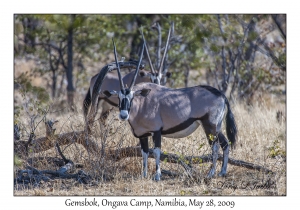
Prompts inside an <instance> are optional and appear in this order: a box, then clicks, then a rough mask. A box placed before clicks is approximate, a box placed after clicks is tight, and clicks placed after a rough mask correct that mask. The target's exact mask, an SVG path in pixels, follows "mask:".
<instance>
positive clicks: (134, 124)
mask: <svg viewBox="0 0 300 210" xmlns="http://www.w3.org/2000/svg"><path fill="white" fill-rule="evenodd" d="M114 53H115V59H116V63H117V66H118V60H117V56H116V48H115V45H114ZM141 56H142V55H141ZM140 59H141V58H140ZM138 71H139V65H138V67H137V69H136V72H135V76H136V75H137V73H138ZM100 74H101V75H102V77H105V72H100ZM118 75H119V81H120V87H121V91H114V90H104V89H102V88H101V89H102V90H103V93H104V94H105V95H106V96H107V97H108V98H110V97H112V96H118V98H119V110H120V114H119V117H120V119H122V120H128V122H129V124H130V126H131V128H132V132H133V134H134V136H135V137H137V138H139V139H140V143H141V150H142V155H143V174H144V176H146V175H147V158H148V155H149V147H148V137H149V136H152V138H153V141H154V147H155V148H154V150H153V154H154V156H155V159H156V174H155V180H160V177H161V170H160V153H161V151H160V147H161V137H162V136H166V137H170V138H183V137H186V136H188V135H190V134H191V133H193V132H194V131H195V130H196V129H197V128H198V127H199V125H202V127H203V129H204V131H205V133H206V136H207V138H208V142H209V144H210V145H211V147H212V159H213V160H212V162H213V163H212V167H211V169H210V171H209V173H208V175H207V177H208V178H211V177H212V176H213V175H214V174H215V170H216V162H217V158H218V150H219V147H220V146H221V147H222V150H223V164H222V169H221V172H220V173H219V176H225V175H226V171H227V163H228V156H229V145H231V146H232V147H233V146H234V145H235V143H236V139H237V127H236V123H235V120H234V116H233V113H232V111H231V109H230V105H229V102H228V100H227V98H226V97H225V95H224V94H223V93H222V92H220V91H219V90H217V89H215V88H213V87H210V86H195V87H189V88H182V89H172V88H167V87H164V86H159V85H156V84H153V83H141V84H137V85H135V86H133V84H134V82H135V79H136V77H134V78H133V80H132V82H131V85H130V87H129V88H125V87H124V84H123V83H122V78H121V74H120V69H119V68H118ZM100 86H101V84H100ZM226 107H227V114H226V117H225V119H226V133H227V136H228V138H229V141H228V140H227V139H226V137H225V136H224V135H223V133H222V130H221V125H222V120H223V118H224V114H225V109H226Z"/></svg>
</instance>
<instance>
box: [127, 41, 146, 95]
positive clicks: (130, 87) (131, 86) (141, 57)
mask: <svg viewBox="0 0 300 210" xmlns="http://www.w3.org/2000/svg"><path fill="white" fill-rule="evenodd" d="M144 48H145V42H143V46H142V51H141V55H140V59H139V63H138V66H137V68H136V70H135V74H134V77H133V80H132V81H131V84H130V86H129V90H130V91H131V90H132V88H133V84H134V83H135V80H136V76H137V74H138V72H139V69H140V65H141V62H142V59H143V54H144Z"/></svg>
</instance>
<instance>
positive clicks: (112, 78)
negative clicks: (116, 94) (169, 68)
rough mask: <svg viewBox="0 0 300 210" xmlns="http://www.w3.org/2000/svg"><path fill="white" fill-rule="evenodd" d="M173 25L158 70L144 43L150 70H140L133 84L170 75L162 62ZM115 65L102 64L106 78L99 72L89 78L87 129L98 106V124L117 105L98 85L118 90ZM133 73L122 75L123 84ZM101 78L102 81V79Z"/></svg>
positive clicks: (85, 107)
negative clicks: (165, 70)
mask: <svg viewBox="0 0 300 210" xmlns="http://www.w3.org/2000/svg"><path fill="white" fill-rule="evenodd" d="M173 27H174V25H172V26H171V27H170V29H169V33H168V38H167V41H166V46H165V50H164V53H163V57H162V59H161V62H160V65H159V67H158V70H154V68H153V65H152V62H151V59H150V55H149V50H148V47H147V45H146V44H145V50H146V54H147V59H148V62H149V65H150V69H151V71H150V72H149V71H145V70H142V71H140V72H139V74H137V76H136V80H135V84H139V83H142V82H152V83H155V84H158V85H160V84H161V81H162V80H163V79H165V78H169V77H170V76H171V73H170V72H165V73H163V71H162V70H163V66H164V65H163V64H164V62H165V58H166V54H167V51H168V48H169V40H170V35H171V31H172V30H174V28H173ZM140 32H141V35H142V38H143V42H144V43H145V42H146V41H145V38H144V35H143V32H142V30H141V31H140ZM137 65H138V63H137V62H136V61H127V62H123V61H121V62H119V67H120V68H122V69H123V68H133V67H136V66H137ZM143 68H144V67H143V66H142V67H141V68H140V69H143ZM116 69H117V66H116V63H111V64H108V65H106V66H104V67H103V68H102V70H101V72H104V71H105V72H108V74H107V76H106V78H105V79H104V80H103V78H102V77H101V76H99V74H96V75H95V76H93V77H92V78H91V81H90V87H89V90H88V91H87V93H86V96H85V99H84V101H83V114H84V119H85V123H86V125H87V130H88V131H89V132H90V131H91V126H92V125H93V121H94V119H95V116H96V114H97V110H98V107H99V106H100V107H102V111H101V114H100V122H101V121H102V122H101V123H100V125H104V124H105V120H106V119H107V117H108V114H109V111H110V110H111V108H112V107H117V106H118V99H117V98H107V97H106V96H105V95H104V94H102V93H101V92H100V89H99V88H100V86H99V84H100V83H101V89H102V90H103V89H105V90H118V91H119V90H120V88H119V77H118V76H116V75H115V74H113V73H112V71H113V70H116ZM134 75H135V71H132V72H130V73H128V74H126V75H125V76H124V77H123V83H124V85H125V86H128V85H129V84H130V82H131V81H132V80H133V77H134ZM102 80H103V81H102Z"/></svg>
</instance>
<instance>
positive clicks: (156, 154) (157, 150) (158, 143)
mask: <svg viewBox="0 0 300 210" xmlns="http://www.w3.org/2000/svg"><path fill="white" fill-rule="evenodd" d="M152 138H153V142H154V149H153V155H154V158H155V166H156V173H155V176H154V180H156V181H159V180H160V177H161V170H160V148H161V131H156V132H154V133H153V137H152Z"/></svg>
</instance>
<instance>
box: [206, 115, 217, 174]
mask: <svg viewBox="0 0 300 210" xmlns="http://www.w3.org/2000/svg"><path fill="white" fill-rule="evenodd" d="M202 125H203V129H204V131H205V134H206V137H207V139H208V142H209V144H210V146H211V149H212V166H211V169H210V171H209V172H208V175H207V178H212V177H213V176H214V174H215V172H216V165H217V160H218V152H219V148H220V145H219V142H218V139H217V136H216V134H217V131H216V130H217V126H216V125H214V124H212V123H211V122H210V121H208V120H202Z"/></svg>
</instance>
